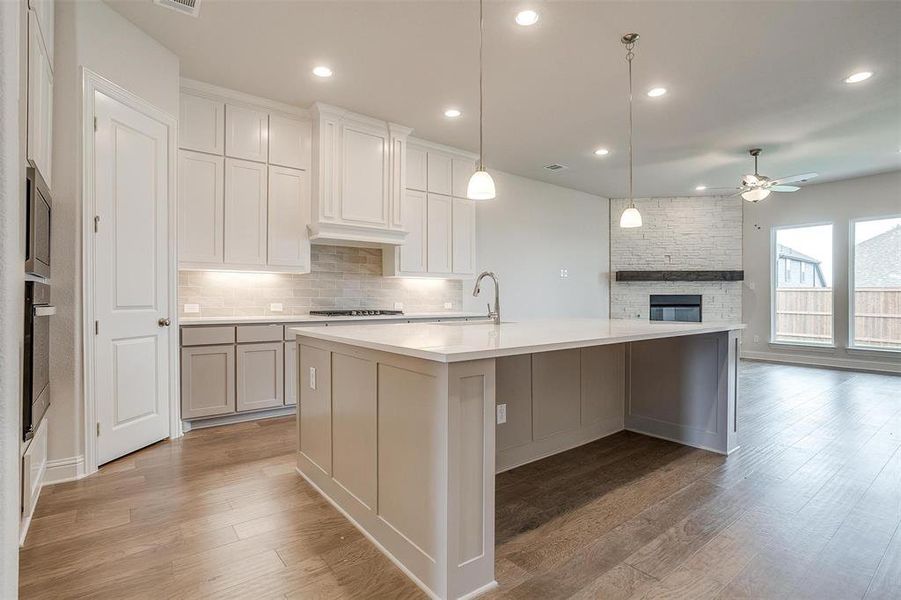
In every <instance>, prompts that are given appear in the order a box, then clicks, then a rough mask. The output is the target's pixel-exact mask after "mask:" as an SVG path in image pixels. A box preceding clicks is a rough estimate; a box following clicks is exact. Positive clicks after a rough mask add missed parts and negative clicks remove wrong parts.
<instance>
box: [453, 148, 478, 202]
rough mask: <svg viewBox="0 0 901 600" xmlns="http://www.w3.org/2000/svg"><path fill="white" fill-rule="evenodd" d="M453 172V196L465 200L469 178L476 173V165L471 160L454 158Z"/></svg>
mask: <svg viewBox="0 0 901 600" xmlns="http://www.w3.org/2000/svg"><path fill="white" fill-rule="evenodd" d="M453 171H454V181H453V195H454V197H455V198H465V197H466V188H467V187H469V178H470V177H472V174H473V173H475V172H476V163H475V161H474V160H472V159H471V158H462V157H454V160H453Z"/></svg>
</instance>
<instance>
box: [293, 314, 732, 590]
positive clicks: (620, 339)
mask: <svg viewBox="0 0 901 600" xmlns="http://www.w3.org/2000/svg"><path fill="white" fill-rule="evenodd" d="M742 328H743V326H742V325H740V324H733V323H667V322H641V321H627V320H607V319H555V320H539V321H528V322H521V323H501V324H494V323H466V322H448V323H435V324H416V323H411V324H386V325H368V326H365V327H361V326H353V325H349V326H345V327H341V328H334V327H329V328H324V327H305V328H297V329H294V330H293V333H295V334H296V335H297V341H296V344H297V361H298V369H297V372H298V389H299V390H300V409H299V410H298V436H299V446H298V471H299V473H300V474H301V475H302V476H303V477H304V478H306V479H307V480H308V481H309V482H310V483H311V484H313V485H314V486H315V487H316V488H317V489H318V490H319V491H320V492H321V493H322V494H323V495H324V496H325V497H326V498H327V499H328V500H329V501H330V502H332V504H334V505H335V506H336V507H337V508H338V509H339V510H340V511H341V512H342V513H344V514H345V515H346V516H347V517H348V518H349V519H351V520H352V521H353V522H354V523H355V524H356V525H357V526H358V527H359V528H360V529H361V531H363V532H364V533H365V534H366V536H367V537H368V538H369V539H371V540H372V541H373V542H374V543H375V544H376V545H377V546H378V547H379V548H380V549H381V550H382V551H383V552H385V554H387V555H388V556H389V558H391V559H392V560H393V561H394V562H395V563H396V564H397V565H398V566H399V567H400V568H401V569H402V570H403V571H404V572H405V573H407V574H408V575H409V576H410V577H411V578H412V579H413V580H414V581H415V582H416V583H417V584H418V585H419V586H420V587H422V588H423V589H424V590H425V591H426V592H427V593H428V594H429V595H430V596H432V597H434V598H442V599H444V598H470V597H475V596H476V595H478V594H480V593H482V592H485V591H487V590H489V589H491V588H492V587H494V586H495V585H496V584H495V580H494V476H495V474H496V473H497V472H499V471H502V470H505V469H508V468H513V467H515V466H518V465H521V464H525V463H527V462H530V461H533V460H537V459H539V458H543V457H545V456H549V455H552V454H555V453H558V452H562V451H564V450H568V449H570V448H573V447H575V446H578V445H581V444H584V443H588V442H590V441H593V440H595V439H598V438H600V437H604V436H606V435H610V434H613V433H616V432H617V431H621V430H623V429H628V430H630V431H635V432H638V433H643V434H647V435H652V436H656V437H662V438H666V439H670V440H673V441H676V442H680V443H683V444H687V445H691V446H695V447H699V448H704V449H707V450H711V451H714V452H719V453H722V454H728V453H730V452H732V451H734V450H736V449H737V448H738V439H737V429H736V420H735V416H736V409H737V402H738V389H737V376H736V375H737V373H736V371H737V363H738V343H739V330H740V329H742Z"/></svg>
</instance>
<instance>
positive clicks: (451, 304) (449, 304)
mask: <svg viewBox="0 0 901 600" xmlns="http://www.w3.org/2000/svg"><path fill="white" fill-rule="evenodd" d="M453 307H454V303H453V302H445V303H444V308H453Z"/></svg>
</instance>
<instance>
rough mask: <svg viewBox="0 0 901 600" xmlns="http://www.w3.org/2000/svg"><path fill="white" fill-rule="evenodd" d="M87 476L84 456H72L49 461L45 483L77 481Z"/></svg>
mask: <svg viewBox="0 0 901 600" xmlns="http://www.w3.org/2000/svg"><path fill="white" fill-rule="evenodd" d="M84 476H85V470H84V456H70V457H68V458H57V459H55V460H48V461H47V472H46V474H45V475H44V485H50V484H53V483H64V482H66V481H75V480H76V479H81V478H82V477H84Z"/></svg>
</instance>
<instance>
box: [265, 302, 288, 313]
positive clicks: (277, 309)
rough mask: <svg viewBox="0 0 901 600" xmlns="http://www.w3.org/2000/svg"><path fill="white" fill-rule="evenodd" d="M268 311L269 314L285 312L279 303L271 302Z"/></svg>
mask: <svg viewBox="0 0 901 600" xmlns="http://www.w3.org/2000/svg"><path fill="white" fill-rule="evenodd" d="M269 310H270V311H271V312H282V311H283V310H285V307H284V306H283V305H282V303H281V302H273V303H272V304H270V305H269Z"/></svg>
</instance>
